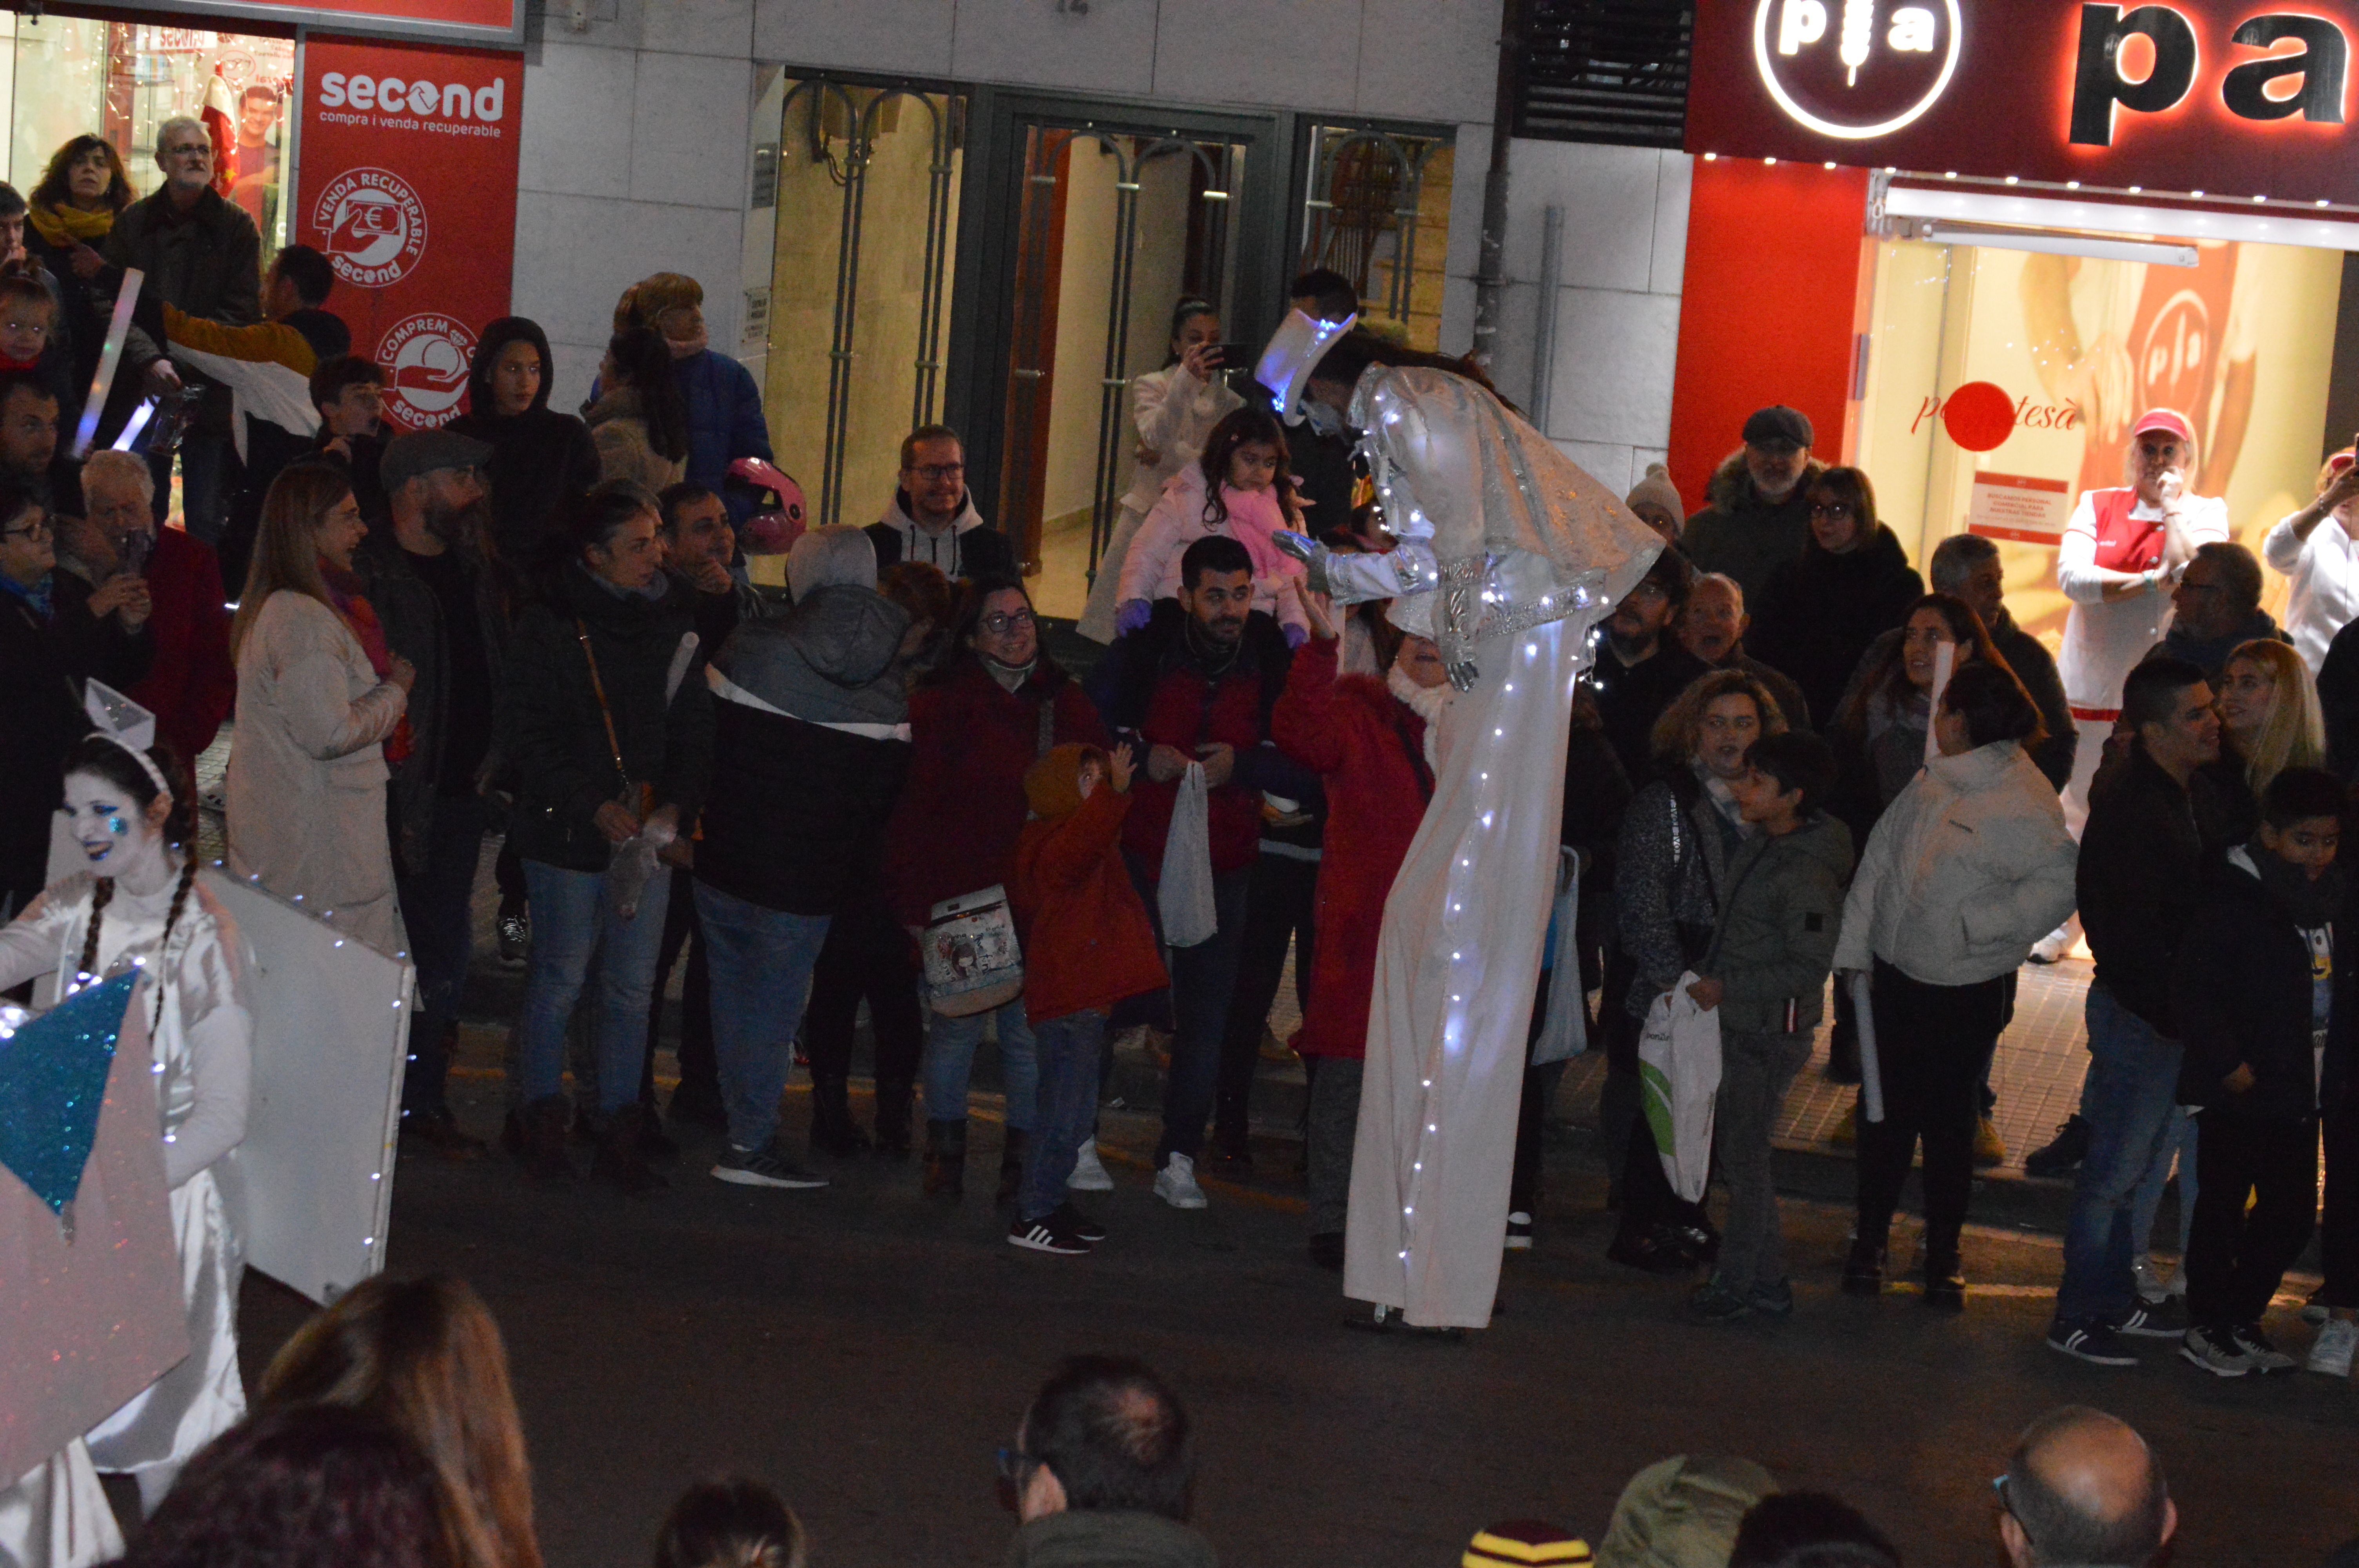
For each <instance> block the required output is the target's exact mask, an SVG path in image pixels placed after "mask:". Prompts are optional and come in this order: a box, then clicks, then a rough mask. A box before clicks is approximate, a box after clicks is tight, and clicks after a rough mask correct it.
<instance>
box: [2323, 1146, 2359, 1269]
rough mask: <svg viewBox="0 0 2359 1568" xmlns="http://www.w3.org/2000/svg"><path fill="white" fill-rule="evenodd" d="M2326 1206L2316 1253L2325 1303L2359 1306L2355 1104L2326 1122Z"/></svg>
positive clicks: (2358, 1158)
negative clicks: (2322, 1270) (2322, 1273)
mask: <svg viewBox="0 0 2359 1568" xmlns="http://www.w3.org/2000/svg"><path fill="white" fill-rule="evenodd" d="M2325 1130H2326V1205H2325V1211H2324V1213H2323V1214H2322V1215H2321V1217H2320V1219H2319V1237H2318V1250H2319V1253H2320V1256H2321V1260H2322V1261H2323V1263H2324V1265H2325V1270H2326V1304H2327V1305H2329V1306H2338V1307H2359V1103H2352V1104H2348V1105H2346V1106H2345V1107H2344V1108H2343V1109H2341V1110H2339V1111H2335V1112H2333V1113H2332V1114H2331V1115H2330V1116H2328V1117H2327V1119H2326V1123H2325Z"/></svg>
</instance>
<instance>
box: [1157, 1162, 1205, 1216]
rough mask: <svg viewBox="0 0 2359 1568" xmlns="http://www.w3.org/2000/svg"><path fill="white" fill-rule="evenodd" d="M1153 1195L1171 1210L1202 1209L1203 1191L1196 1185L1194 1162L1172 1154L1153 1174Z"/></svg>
mask: <svg viewBox="0 0 2359 1568" xmlns="http://www.w3.org/2000/svg"><path fill="white" fill-rule="evenodd" d="M1155 1195H1156V1196H1157V1197H1159V1198H1161V1199H1162V1200H1163V1201H1164V1202H1165V1203H1168V1204H1169V1205H1170V1206H1172V1207H1173V1208H1202V1207H1203V1206H1204V1189H1203V1188H1201V1187H1200V1186H1198V1185H1197V1184H1196V1162H1195V1161H1193V1160H1190V1158H1188V1156H1187V1155H1185V1154H1174V1155H1172V1156H1171V1158H1170V1159H1169V1160H1168V1161H1166V1162H1164V1166H1163V1169H1161V1170H1160V1171H1158V1172H1157V1173H1155Z"/></svg>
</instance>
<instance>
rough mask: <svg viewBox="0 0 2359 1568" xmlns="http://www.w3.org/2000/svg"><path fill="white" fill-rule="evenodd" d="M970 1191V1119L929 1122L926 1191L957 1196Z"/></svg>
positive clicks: (927, 1127) (929, 1194)
mask: <svg viewBox="0 0 2359 1568" xmlns="http://www.w3.org/2000/svg"><path fill="white" fill-rule="evenodd" d="M965 1192H966V1120H965V1119H964V1118H961V1119H958V1120H956V1121H929V1122H927V1123H926V1193H927V1195H928V1196H929V1197H946V1198H955V1197H960V1196H962V1195H964V1194H965Z"/></svg>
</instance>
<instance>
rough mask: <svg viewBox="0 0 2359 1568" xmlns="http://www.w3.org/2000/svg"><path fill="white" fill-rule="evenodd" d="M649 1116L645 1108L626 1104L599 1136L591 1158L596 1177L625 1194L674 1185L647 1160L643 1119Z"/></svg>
mask: <svg viewBox="0 0 2359 1568" xmlns="http://www.w3.org/2000/svg"><path fill="white" fill-rule="evenodd" d="M646 1115H647V1110H646V1108H645V1107H643V1106H639V1105H626V1106H625V1107H623V1108H621V1109H620V1110H617V1111H616V1112H614V1115H612V1116H610V1117H608V1118H607V1119H606V1126H605V1130H603V1132H601V1133H600V1134H599V1135H598V1152H596V1153H595V1154H593V1155H592V1156H591V1157H590V1174H591V1176H592V1179H594V1180H597V1181H602V1182H605V1183H607V1184H610V1185H612V1186H614V1187H616V1188H619V1189H620V1190H621V1192H622V1194H623V1195H624V1196H625V1197H633V1198H635V1197H639V1196H642V1195H646V1194H647V1193H655V1192H661V1191H663V1190H664V1189H665V1188H666V1187H669V1186H670V1185H671V1184H670V1183H669V1182H668V1181H666V1180H664V1178H663V1173H661V1172H660V1171H658V1170H657V1169H656V1168H655V1167H654V1166H653V1165H650V1164H648V1163H647V1152H646V1151H645V1149H644V1148H643V1147H642V1145H641V1142H640V1121H641V1119H643V1118H644V1117H645V1116H646Z"/></svg>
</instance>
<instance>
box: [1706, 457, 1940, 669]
mask: <svg viewBox="0 0 2359 1568" xmlns="http://www.w3.org/2000/svg"><path fill="white" fill-rule="evenodd" d="M1809 495H1810V538H1809V539H1808V540H1806V541H1805V542H1804V543H1803V546H1802V553H1801V554H1800V555H1799V556H1797V557H1794V558H1793V559H1792V560H1790V561H1788V562H1787V563H1786V564H1785V565H1784V566H1782V567H1779V568H1777V571H1776V572H1775V573H1774V574H1772V575H1771V577H1770V579H1769V586H1768V588H1767V589H1766V590H1765V591H1764V592H1763V594H1762V596H1761V604H1760V607H1759V608H1758V609H1757V610H1756V611H1754V616H1753V634H1752V636H1751V637H1750V638H1749V639H1748V643H1749V646H1750V649H1751V652H1752V654H1753V656H1754V657H1755V658H1756V659H1759V660H1760V661H1761V662H1762V663H1763V664H1765V665H1768V666H1769V667H1770V668H1772V669H1774V670H1777V671H1778V672H1779V673H1780V674H1782V675H1784V676H1788V678H1790V679H1791V680H1792V681H1793V682H1794V684H1795V685H1797V686H1799V687H1801V688H1802V696H1803V697H1804V699H1805V700H1807V701H1808V702H1809V703H1810V711H1811V712H1812V713H1819V714H1826V713H1832V712H1834V711H1835V709H1836V707H1837V706H1838V705H1839V704H1840V703H1841V702H1842V701H1843V687H1845V686H1846V685H1847V684H1849V682H1850V680H1851V676H1852V672H1853V671H1854V669H1856V668H1858V666H1859V661H1860V659H1861V657H1862V656H1863V655H1864V654H1866V652H1867V649H1868V644H1869V643H1873V642H1875V639H1876V636H1877V634H1878V633H1884V632H1888V631H1890V630H1891V629H1892V628H1893V627H1895V626H1897V625H1899V624H1900V622H1901V619H1902V617H1904V616H1906V615H1907V614H1908V606H1909V605H1910V603H1911V602H1913V601H1914V600H1916V599H1918V598H1919V596H1920V595H1921V594H1923V593H1924V591H1925V581H1924V579H1922V578H1920V577H1919V576H1918V575H1917V571H1916V568H1913V567H1911V566H1910V565H1909V564H1908V552H1906V551H1905V550H1903V549H1902V548H1901V547H1900V541H1899V540H1898V539H1897V538H1896V537H1895V536H1894V535H1893V532H1892V530H1891V529H1889V528H1887V527H1886V526H1885V525H1884V524H1881V523H1879V522H1877V521H1876V517H1875V486H1874V485H1872V484H1870V483H1869V482H1868V479H1867V475H1865V474H1864V473H1862V472H1861V471H1860V470H1857V469H1854V468H1832V469H1828V470H1825V471H1824V472H1822V473H1821V474H1819V475H1818V476H1817V477H1816V478H1815V479H1813V480H1811V481H1810V492H1809Z"/></svg>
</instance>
